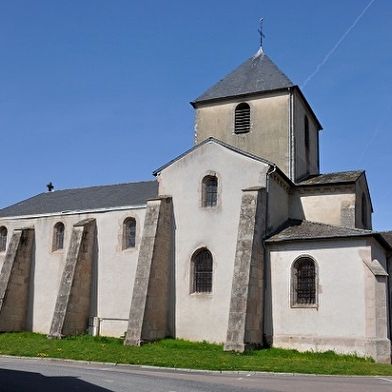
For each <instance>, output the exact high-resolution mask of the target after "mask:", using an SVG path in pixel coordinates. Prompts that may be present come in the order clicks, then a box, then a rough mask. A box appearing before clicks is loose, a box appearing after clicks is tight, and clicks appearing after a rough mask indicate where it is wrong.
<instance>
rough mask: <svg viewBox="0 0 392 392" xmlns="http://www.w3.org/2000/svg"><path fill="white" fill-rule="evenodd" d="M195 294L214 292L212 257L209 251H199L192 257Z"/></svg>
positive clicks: (193, 289) (193, 290)
mask: <svg viewBox="0 0 392 392" xmlns="http://www.w3.org/2000/svg"><path fill="white" fill-rule="evenodd" d="M192 269H193V287H192V292H193V293H211V291H212V255H211V252H210V251H209V250H208V249H202V250H200V251H198V252H197V253H196V254H195V255H194V256H193V257H192Z"/></svg>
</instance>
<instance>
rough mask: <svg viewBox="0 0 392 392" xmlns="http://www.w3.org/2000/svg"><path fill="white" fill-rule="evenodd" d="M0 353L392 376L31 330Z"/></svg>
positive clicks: (7, 336)
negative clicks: (56, 336)
mask: <svg viewBox="0 0 392 392" xmlns="http://www.w3.org/2000/svg"><path fill="white" fill-rule="evenodd" d="M0 354H1V355H18V356H25V357H41V358H46V357H47V358H62V359H75V360H84V361H95V362H114V363H118V364H133V365H150V366H161V367H171V368H189V369H205V370H220V371H224V370H242V371H258V372H288V373H311V374H335V375H338V374H340V375H384V376H391V375H392V366H391V365H382V364H375V363H373V361H372V360H370V359H364V358H358V357H356V356H353V355H336V354H335V353H333V352H326V353H311V352H307V353H299V352H297V351H296V350H282V349H276V348H270V349H263V350H255V351H249V352H246V353H244V354H237V353H233V352H224V351H223V350H222V346H221V345H215V344H208V343H194V342H187V341H183V340H174V339H165V340H161V341H159V342H155V343H148V344H145V345H143V346H142V347H130V346H124V345H123V341H122V340H121V339H116V338H108V337H93V336H89V335H85V336H73V337H68V338H65V339H61V340H57V339H47V337H46V336H45V335H40V334H35V333H30V332H21V333H3V334H0Z"/></svg>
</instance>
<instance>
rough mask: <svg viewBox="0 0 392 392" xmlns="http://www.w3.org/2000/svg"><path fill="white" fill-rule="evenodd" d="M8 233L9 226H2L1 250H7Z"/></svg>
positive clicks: (0, 233) (0, 230)
mask: <svg viewBox="0 0 392 392" xmlns="http://www.w3.org/2000/svg"><path fill="white" fill-rule="evenodd" d="M7 235H8V230H7V228H6V227H4V226H2V227H0V252H5V251H6V249H7Z"/></svg>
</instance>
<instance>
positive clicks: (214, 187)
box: [202, 176, 218, 207]
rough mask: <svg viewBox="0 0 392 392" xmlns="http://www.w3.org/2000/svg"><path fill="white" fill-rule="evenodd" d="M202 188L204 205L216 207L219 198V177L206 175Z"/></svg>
mask: <svg viewBox="0 0 392 392" xmlns="http://www.w3.org/2000/svg"><path fill="white" fill-rule="evenodd" d="M202 188H203V189H202V206H203V207H215V206H216V203H217V200H218V179H217V178H216V177H215V176H206V177H204V178H203V184H202Z"/></svg>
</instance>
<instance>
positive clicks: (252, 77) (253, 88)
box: [192, 51, 294, 104]
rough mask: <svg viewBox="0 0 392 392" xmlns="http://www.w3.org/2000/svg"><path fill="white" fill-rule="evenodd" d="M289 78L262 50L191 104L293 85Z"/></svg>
mask: <svg viewBox="0 0 392 392" xmlns="http://www.w3.org/2000/svg"><path fill="white" fill-rule="evenodd" d="M293 86H294V84H293V83H292V82H291V80H290V79H289V78H288V77H287V76H286V75H285V74H284V73H283V72H282V71H281V70H280V69H279V68H278V67H277V66H276V65H275V64H274V63H273V62H272V61H271V60H270V59H269V57H268V56H267V55H266V54H265V53H263V52H262V51H258V52H257V53H256V55H254V56H253V57H251V58H250V59H248V60H247V61H245V62H244V63H243V64H241V65H240V66H239V67H238V68H236V69H235V70H234V71H233V72H231V73H230V74H228V75H227V76H226V77H224V78H223V79H222V80H220V81H219V82H218V83H216V84H215V85H214V86H212V87H211V88H209V89H208V90H207V91H206V92H205V93H204V94H202V95H201V96H200V97H198V98H197V99H195V101H193V102H192V104H196V103H199V102H203V101H210V100H215V99H220V98H228V97H234V96H238V95H247V94H255V93H261V92H266V91H271V90H278V89H283V88H288V87H293Z"/></svg>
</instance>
